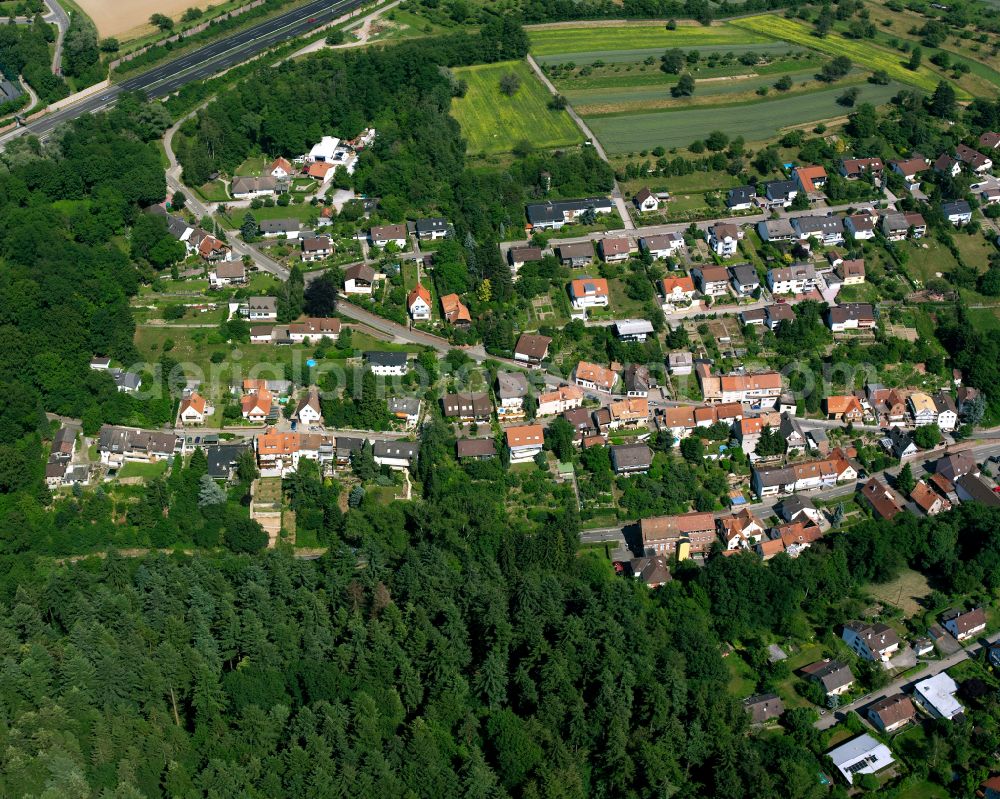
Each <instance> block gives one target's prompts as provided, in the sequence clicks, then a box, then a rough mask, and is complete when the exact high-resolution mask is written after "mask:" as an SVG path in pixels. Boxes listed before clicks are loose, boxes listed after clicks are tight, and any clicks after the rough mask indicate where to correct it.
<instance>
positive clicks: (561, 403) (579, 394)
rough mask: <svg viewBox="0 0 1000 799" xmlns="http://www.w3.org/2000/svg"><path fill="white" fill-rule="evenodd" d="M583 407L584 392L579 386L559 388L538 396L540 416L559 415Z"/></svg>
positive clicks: (537, 412) (538, 413)
mask: <svg viewBox="0 0 1000 799" xmlns="http://www.w3.org/2000/svg"><path fill="white" fill-rule="evenodd" d="M581 405H583V390H582V389H581V388H580V387H579V386H559V388H556V389H554V390H553V391H545V392H542V393H541V394H539V395H538V407H537V409H536V411H535V413H536V415H538V416H554V415H555V414H557V413H564V412H565V411H568V410H572V409H573V408H579V407H580V406H581Z"/></svg>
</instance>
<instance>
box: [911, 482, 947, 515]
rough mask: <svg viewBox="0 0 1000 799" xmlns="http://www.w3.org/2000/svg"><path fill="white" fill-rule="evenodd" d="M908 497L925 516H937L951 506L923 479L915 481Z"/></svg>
mask: <svg viewBox="0 0 1000 799" xmlns="http://www.w3.org/2000/svg"><path fill="white" fill-rule="evenodd" d="M910 499H912V500H913V504H914V505H916V506H917V507H918V508H920V510H921V511H922V512H923V514H924V515H925V516H937V515H938V514H939V513H941V512H943V511H946V510H949V509H950V508H951V502H949V501H948V500H947V499H946V498H945V497H943V496H941V495H940V494H939V493H938V492H937V491H935V490H934V489H933V488H931V487H930V485H928V484H927V483H925V482H924V481H923V480H918V481H917V484H916V485H915V486H914V487H913V490H912V491H911V492H910Z"/></svg>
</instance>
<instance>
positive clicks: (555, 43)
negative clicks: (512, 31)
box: [528, 23, 768, 56]
mask: <svg viewBox="0 0 1000 799" xmlns="http://www.w3.org/2000/svg"><path fill="white" fill-rule="evenodd" d="M528 40H529V41H530V43H531V52H532V54H533V55H535V54H537V55H540V56H549V55H556V54H567V53H574V54H579V53H587V54H588V55H600V54H601V53H604V52H609V53H610V52H614V51H617V50H634V49H637V48H645V49H652V48H655V49H658V50H661V51H662V50H667V49H670V48H672V47H682V48H688V47H712V48H713V49H714V48H715V47H718V46H720V45H741V46H743V45H747V44H752V43H755V42H761V43H764V42H767V40H768V37H767V36H764V35H760V34H754V33H748V32H747V31H741V30H739V29H738V28H734V27H733V26H732V25H728V24H723V25H711V26H708V27H706V26H703V25H697V26H696V25H690V26H687V25H685V26H680V27H678V28H677V30H672V31H670V30H667V29H666V27H665V26H664V25H663V24H662V23H656V24H650V25H643V24H636V23H632V24H629V25H622V26H620V27H619V26H589V27H579V28H562V27H560V28H541V29H539V28H534V29H529V30H528Z"/></svg>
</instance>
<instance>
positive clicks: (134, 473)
mask: <svg viewBox="0 0 1000 799" xmlns="http://www.w3.org/2000/svg"><path fill="white" fill-rule="evenodd" d="M166 470H167V462H166V461H157V462H156V463H136V462H134V461H129V462H128V463H126V464H125V465H124V466H122V468H121V470H119V472H118V476H119V477H143V478H145V479H147V480H152V479H154V478H156V477H159V476H160V475H161V474H163V473H164V472H165V471H166Z"/></svg>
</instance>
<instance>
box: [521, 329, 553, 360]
mask: <svg viewBox="0 0 1000 799" xmlns="http://www.w3.org/2000/svg"><path fill="white" fill-rule="evenodd" d="M551 343H552V339H551V338H549V337H548V336H539V335H535V334H533V333H522V334H521V337H520V338H519V339H518V340H517V344H516V345H514V360H515V361H520V362H521V363H526V364H528V365H529V366H534V367H538V366H540V365H541V363H542V361H544V360H545V359H546V358H547V357H548V356H549V344H551Z"/></svg>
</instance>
